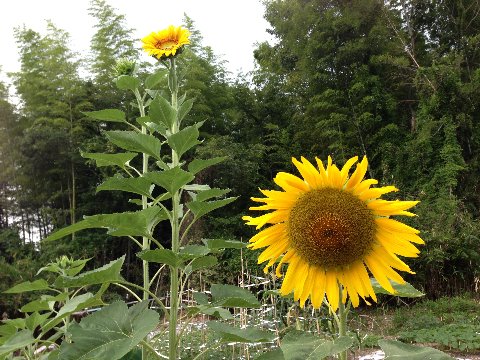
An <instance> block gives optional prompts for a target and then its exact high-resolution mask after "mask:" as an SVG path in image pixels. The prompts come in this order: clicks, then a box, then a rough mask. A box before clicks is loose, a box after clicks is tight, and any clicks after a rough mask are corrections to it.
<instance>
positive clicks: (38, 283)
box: [4, 279, 50, 294]
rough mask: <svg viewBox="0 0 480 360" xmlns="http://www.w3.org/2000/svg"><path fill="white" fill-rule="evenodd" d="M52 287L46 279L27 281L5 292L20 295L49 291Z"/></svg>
mask: <svg viewBox="0 0 480 360" xmlns="http://www.w3.org/2000/svg"><path fill="white" fill-rule="evenodd" d="M48 289H50V285H48V282H47V281H46V280H44V279H39V280H35V281H25V282H23V283H20V284H17V285H15V286H14V287H11V288H10V289H8V290H5V291H4V293H6V294H20V293H24V292H28V291H37V290H48Z"/></svg>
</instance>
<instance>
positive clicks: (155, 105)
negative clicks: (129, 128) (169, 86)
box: [148, 96, 177, 129]
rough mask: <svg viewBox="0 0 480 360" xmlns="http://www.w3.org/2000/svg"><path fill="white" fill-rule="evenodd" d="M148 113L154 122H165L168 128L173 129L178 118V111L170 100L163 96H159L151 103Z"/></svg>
mask: <svg viewBox="0 0 480 360" xmlns="http://www.w3.org/2000/svg"><path fill="white" fill-rule="evenodd" d="M148 115H149V116H150V119H152V121H153V122H154V123H157V124H164V125H165V126H166V127H167V129H171V128H172V125H173V123H174V122H175V120H176V118H177V111H176V110H175V109H174V108H173V107H172V105H170V103H169V102H168V100H166V99H165V98H163V97H162V96H157V97H156V98H155V99H153V101H152V103H151V104H150V111H149V113H148Z"/></svg>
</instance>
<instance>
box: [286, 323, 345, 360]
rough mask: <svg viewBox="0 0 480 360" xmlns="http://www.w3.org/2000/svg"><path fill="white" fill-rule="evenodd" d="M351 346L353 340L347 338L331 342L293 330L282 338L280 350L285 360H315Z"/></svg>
mask: <svg viewBox="0 0 480 360" xmlns="http://www.w3.org/2000/svg"><path fill="white" fill-rule="evenodd" d="M352 345H353V340H352V339H351V338H350V337H348V336H343V337H339V338H337V339H335V340H334V341H331V340H325V339H322V338H319V337H318V336H315V335H313V334H311V333H308V332H305V331H298V330H294V331H290V332H289V333H288V334H287V335H285V336H284V338H283V339H282V342H281V345H280V348H281V349H282V352H283V356H284V358H285V360H317V359H324V358H326V357H327V356H332V355H335V354H338V353H339V352H342V351H345V350H347V349H348V348H350V347H351V346H352Z"/></svg>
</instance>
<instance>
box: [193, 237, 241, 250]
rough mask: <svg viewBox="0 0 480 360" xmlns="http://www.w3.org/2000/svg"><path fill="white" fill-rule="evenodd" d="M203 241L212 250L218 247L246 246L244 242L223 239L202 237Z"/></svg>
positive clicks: (238, 247)
mask: <svg viewBox="0 0 480 360" xmlns="http://www.w3.org/2000/svg"><path fill="white" fill-rule="evenodd" d="M202 241H203V243H204V244H205V245H206V246H207V247H208V248H209V249H212V250H218V249H242V248H244V247H246V246H247V244H245V243H244V242H241V241H237V240H224V239H202Z"/></svg>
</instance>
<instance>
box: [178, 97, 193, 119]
mask: <svg viewBox="0 0 480 360" xmlns="http://www.w3.org/2000/svg"><path fill="white" fill-rule="evenodd" d="M192 105H193V99H188V100H186V101H185V102H183V103H182V104H181V105H180V107H179V109H178V123H179V124H180V123H181V122H182V120H183V118H184V117H185V116H186V115H187V114H188V113H189V112H190V110H191V109H192Z"/></svg>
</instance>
